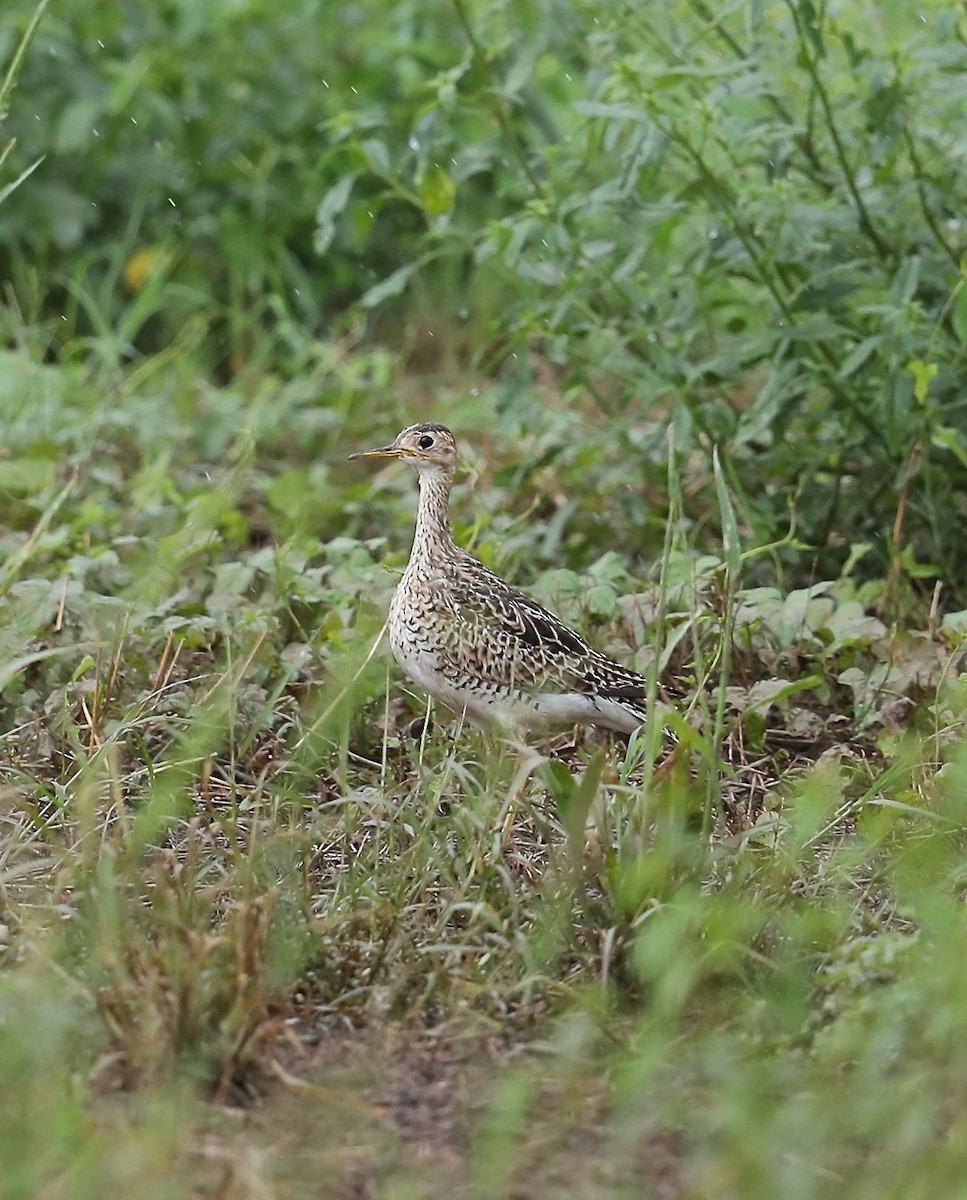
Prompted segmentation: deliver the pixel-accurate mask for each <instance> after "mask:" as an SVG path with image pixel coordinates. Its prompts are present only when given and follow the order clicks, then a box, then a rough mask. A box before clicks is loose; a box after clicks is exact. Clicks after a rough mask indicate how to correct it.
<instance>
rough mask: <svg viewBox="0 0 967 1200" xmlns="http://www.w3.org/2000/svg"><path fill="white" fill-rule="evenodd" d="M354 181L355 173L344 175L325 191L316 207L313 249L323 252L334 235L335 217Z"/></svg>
mask: <svg viewBox="0 0 967 1200" xmlns="http://www.w3.org/2000/svg"><path fill="white" fill-rule="evenodd" d="M355 182H356V176H355V175H344V176H343V177H342V179H340V180H339V181H338V182H337V183H334V184H333V186H332V187H331V188H330V189H329V191H328V192H326V194H325V196H323V198H322V200H321V201H320V202H319V207H318V208H317V209H316V233H315V239H314V244H315V250H316V253H317V254H325V252H326V251H327V250H328V249H329V247H330V246H331V245H332V240H333V238H334V237H335V236H336V218H337V217H338V216H339V215H340V214H341V213H342V212H343V210H344V209H345V207H346V204H347V202H348V200H349V194H350V192H351V191H352V190H353V184H354V183H355Z"/></svg>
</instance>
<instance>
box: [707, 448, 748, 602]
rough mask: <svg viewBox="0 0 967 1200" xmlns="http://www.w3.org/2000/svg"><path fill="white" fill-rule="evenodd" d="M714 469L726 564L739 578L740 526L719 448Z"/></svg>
mask: <svg viewBox="0 0 967 1200" xmlns="http://www.w3.org/2000/svg"><path fill="white" fill-rule="evenodd" d="M712 469H713V471H714V474H715V495H716V497H717V499H718V504H719V513H720V515H721V518H722V543H723V545H724V548H725V562H726V565H727V567H728V569H729V575H731V576H732V578H733V579H735V578H737V577H738V574H739V568H740V566H741V563H742V542H741V539H740V538H739V525H738V522H737V521H736V519H735V508H734V507H733V505H732V498H731V497H730V496H729V489H728V484H727V483H726V482H725V474H724V472H723V471H722V464H721V462H720V461H719V450H718V446H716V447H715V449H714V450H713V451H712Z"/></svg>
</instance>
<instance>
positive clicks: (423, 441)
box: [417, 433, 433, 450]
mask: <svg viewBox="0 0 967 1200" xmlns="http://www.w3.org/2000/svg"><path fill="white" fill-rule="evenodd" d="M417 444H418V445H419V447H420V449H421V450H429V449H430V447H431V446H432V445H433V438H431V437H430V435H429V434H428V433H424V435H423V436H422V437H421V438H420V440H419V442H418V443H417Z"/></svg>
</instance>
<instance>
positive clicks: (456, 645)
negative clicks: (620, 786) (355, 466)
mask: <svg viewBox="0 0 967 1200" xmlns="http://www.w3.org/2000/svg"><path fill="white" fill-rule="evenodd" d="M349 457H350V458H351V459H397V460H399V461H401V462H404V463H406V464H407V465H408V466H410V467H413V468H415V470H416V472H417V475H418V477H419V489H420V492H419V506H418V510H417V515H416V526H415V531H414V535H413V546H412V549H411V551H410V557H409V561H408V563H407V565H406V569H405V571H404V572H403V576H402V578H401V579H400V581H399V583H398V585H397V587H396V590H395V592H394V593H393V597H392V600H391V601H390V606H389V616H388V620H387V626H388V632H389V643H390V648H391V650H392V652H393V656H394V657H395V659H396V661H397V662H398V663H399V665H400V667H402V669H403V671H404V672H405V673H406V674H407V675H408V676H409V678H410V679H412V680H413V682H414V683H416V684H417V685H418V686H419V687H420V688H422V689H423V691H425V692H427V693H428V694H429V695H430V696H432V697H434V698H435V699H437V700H439V701H441V702H442V703H443V704H444V705H445V706H446V707H447V708H449V709H451V710H453V711H454V712H456V713H458V714H460V715H461V716H462V717H465V718H467V719H468V720H469V721H471V722H472V723H473V724H475V725H480V726H484V727H494V726H497V727H503V728H505V729H514V730H517V731H533V730H539V729H542V728H545V727H547V726H552V725H561V724H565V725H568V724H569V725H575V724H584V725H597V726H600V727H603V728H605V729H610V730H613V731H615V732H618V733H623V734H631V733H634V732H635V730H637V729H639V728H640V727H641V726H642V724H643V723H644V721H645V702H646V694H647V689H648V684H647V681H646V679H645V678H644V676H642V675H639V674H638V673H637V672H636V671H633V670H630V669H629V668H628V667H624V666H622V665H621V664H620V663H617V662H614V661H613V660H612V659H610V658H608V656H607V655H605V654H603V653H602V652H601V651H600V650H597V649H595V648H594V647H593V646H591V645H590V644H589V643H588V642H587V641H586V640H585V639H584V638H583V637H582V636H581V635H580V634H579V633H577V632H576V631H575V630H573V629H571V628H570V627H569V626H567V625H566V624H565V623H564V622H563V621H562V620H561V619H560V618H559V617H557V616H556V615H555V614H554V613H552V612H551V611H550V610H549V609H547V608H545V607H544V606H543V605H542V604H539V603H538V602H537V601H536V600H533V599H531V597H530V596H528V595H527V594H526V593H525V592H522V591H520V590H519V589H518V588H516V587H513V586H511V584H509V583H506V582H505V581H504V580H503V579H501V578H500V576H499V575H497V574H496V573H495V572H494V571H491V570H490V568H489V567H486V566H484V564H483V563H482V562H480V561H479V560H478V559H476V558H475V557H474V556H473V555H472V554H469V553H468V552H467V551H466V550H462V549H461V548H460V547H459V546H458V545H457V544H456V542H455V541H454V539H453V533H452V530H451V527H450V489H451V486H452V483H453V477H454V472H455V470H456V465H457V445H456V441H455V439H454V436H453V434H452V433H451V432H450V430H449V429H448V428H447V427H446V426H445V425H439V424H436V423H435V422H422V423H420V424H416V425H409V426H407V427H406V428H405V429H404V430H403V431H402V432H401V433H400V434H399V436H398V437H397V438H396V440H395V441H393V442H392V443H391V444H390V445H388V446H381V447H378V448H376V449H374V450H363V451H360V452H358V453H356V454H351V455H350V456H349Z"/></svg>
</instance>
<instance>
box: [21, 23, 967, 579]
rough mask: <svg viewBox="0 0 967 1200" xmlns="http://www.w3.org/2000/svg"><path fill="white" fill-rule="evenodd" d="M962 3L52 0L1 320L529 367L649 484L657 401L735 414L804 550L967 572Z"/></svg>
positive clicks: (729, 437) (717, 438)
mask: <svg viewBox="0 0 967 1200" xmlns="http://www.w3.org/2000/svg"><path fill="white" fill-rule="evenodd" d="M19 2H20V4H21V7H22V11H23V13H24V19H25V20H26V16H27V14H28V12H29V11H30V6H29V5H28V4H26V3H25V0H19ZM964 33H965V31H964V24H963V16H962V14H960V13H959V12H958V10H957V9H955V8H951V7H950V6H949V5H947V4H944V3H941V2H940V0H934V2H933V3H927V4H923V5H919V6H917V7H916V8H915V9H914V8H910V7H909V6H906V5H903V4H900V3H891V4H890V5H888V6H885V7H884V6H882V5H878V6H875V9H874V8H871V5H870V4H869V3H868V2H866V0H853V2H851V3H846V4H842V5H839V6H837V7H836V9H835V10H832V9H828V8H827V7H826V6H825V5H822V4H818V5H817V4H815V3H814V2H813V0H783V2H779V0H777V2H775V3H769V4H762V3H755V4H751V5H749V4H744V3H743V4H734V5H731V6H726V8H724V9H719V10H716V11H715V12H714V13H713V12H712V11H711V10H709V9H707V8H706V6H705V5H704V4H703V3H701V2H700V0H681V3H677V4H674V5H668V6H665V8H663V9H662V10H661V12H658V13H652V12H649V13H648V14H647V15H646V14H645V13H644V12H638V11H637V10H635V9H634V8H633V7H624V8H621V9H619V10H615V11H612V10H611V9H608V8H603V7H601V6H599V5H597V4H595V3H591V2H583V3H579V2H577V0H570V2H565V0H529V2H528V3H525V4H516V5H513V6H511V5H508V4H506V3H500V2H498V0H478V2H476V3H469V2H467V0H449V2H444V0H435V2H434V3H431V4H427V3H425V2H422V0H421V2H420V3H415V2H406V0H404V2H403V3H400V4H396V5H385V4H383V3H379V2H377V0H368V2H365V0H361V2H359V3H345V4H339V5H332V4H327V3H323V2H322V0H299V2H298V3H296V4H293V5H289V6H287V7H286V10H285V12H284V13H277V12H276V11H275V10H271V11H270V10H269V9H268V8H266V7H265V5H264V4H263V3H261V2H260V0H249V2H247V3H243V4H214V5H212V4H208V3H205V4H201V3H191V2H188V0H184V2H182V3H178V4H174V3H171V4H164V5H154V6H148V7H145V6H143V5H138V4H134V3H130V4H129V3H121V4H116V3H113V2H112V3H106V2H101V0H96V2H95V3H92V4H87V5H83V6H80V5H66V6H65V5H61V6H59V7H58V10H57V11H56V12H53V13H49V14H48V15H47V18H46V20H45V21H44V23H43V26H42V29H41V32H40V34H39V35H38V40H37V43H36V45H35V48H34V52H33V53H32V54H31V55H30V57H29V58H28V61H27V64H26V67H25V69H24V71H23V75H22V78H21V80H20V86H19V91H18V103H17V104H16V105H15V106H14V108H13V110H12V112H11V114H10V117H9V119H8V125H9V129H10V132H11V133H12V134H14V135H16V136H17V138H18V147H17V150H16V152H15V153H16V154H19V155H20V156H21V159H20V161H18V162H14V163H13V167H14V168H15V169H16V168H19V167H21V166H26V165H28V163H29V162H31V161H33V160H34V159H35V158H36V156H37V155H38V154H41V153H43V154H45V155H46V159H45V162H44V165H43V167H42V169H41V170H40V171H39V172H37V173H36V174H35V176H34V177H33V178H32V179H31V180H30V186H29V187H23V188H21V189H20V190H19V192H18V193H16V194H15V195H14V196H13V197H11V199H10V202H9V203H7V204H6V205H5V206H4V207H3V211H2V213H0V234H2V236H0V245H2V246H3V247H4V250H3V264H2V265H3V268H4V273H5V274H6V275H7V276H8V277H9V278H10V279H11V280H12V295H11V299H13V298H14V297H15V302H14V303H13V304H11V305H8V307H7V310H6V322H7V327H8V331H9V332H10V333H11V334H14V333H15V331H16V329H17V328H18V327H19V329H20V334H19V336H21V337H25V338H27V339H28V340H29V341H31V342H33V343H35V344H36V345H37V348H38V349H39V350H41V351H42V352H44V353H46V354H56V355H59V356H64V355H67V356H71V355H76V354H79V353H84V352H86V351H87V350H89V349H90V347H91V340H92V339H93V341H94V343H95V345H96V347H97V348H99V349H100V350H101V352H102V353H104V354H105V355H106V356H107V357H109V358H110V357H113V358H114V359H115V360H118V359H121V360H123V359H124V358H130V357H132V356H135V357H136V356H137V355H139V354H143V353H148V352H151V351H155V350H158V349H160V348H162V347H166V346H168V345H170V344H172V343H174V344H176V345H178V346H179V349H181V350H187V351H190V352H192V353H193V354H195V355H196V356H197V355H199V354H200V355H201V357H200V359H199V362H200V363H204V362H206V361H207V362H209V364H217V365H218V366H219V369H220V370H222V371H226V370H227V371H229V372H237V371H240V370H243V369H244V368H245V367H246V366H251V365H253V364H256V365H258V364H261V365H262V366H263V367H265V366H271V367H273V368H277V367H282V368H283V369H285V370H288V371H298V370H300V369H301V367H302V363H303V355H304V352H305V348H306V341H307V337H311V336H313V335H316V336H323V337H327V336H331V335H332V334H333V333H334V332H336V331H338V330H341V329H342V330H345V329H346V328H347V327H351V328H353V330H354V336H358V335H359V334H361V333H362V334H365V332H366V331H367V330H368V332H369V333H370V335H372V334H375V335H376V336H380V335H382V336H385V337H393V338H402V340H403V343H404V345H405V346H406V347H408V353H410V354H411V355H413V356H415V359H414V361H422V359H423V358H425V355H426V354H427V353H430V355H431V359H430V361H431V362H432V361H438V360H439V355H440V354H441V353H443V354H445V355H446V354H450V355H456V361H464V362H466V361H468V360H469V361H472V362H473V363H475V364H476V366H477V368H478V369H479V370H483V371H489V372H493V371H498V370H499V371H501V373H502V374H503V376H504V377H515V376H516V378H517V379H518V381H519V383H520V384H521V385H525V384H526V383H527V381H528V380H529V379H530V378H531V372H537V373H538V375H539V376H543V377H545V378H552V379H553V381H554V385H555V388H556V389H557V390H558V391H559V392H560V394H561V398H562V402H563V403H565V404H578V405H580V406H581V407H582V408H583V409H584V410H585V411H587V412H588V413H589V414H592V413H593V414H594V417H593V418H590V417H589V419H592V421H596V420H598V419H600V418H602V417H603V418H604V419H605V422H606V423H605V424H604V425H603V426H599V427H598V428H599V429H600V433H595V434H591V435H590V440H592V441H593V440H595V438H597V437H607V438H608V440H609V442H610V443H611V452H612V453H613V454H614V455H615V456H616V457H617V458H618V459H619V460H623V461H625V462H633V463H634V464H635V468H634V470H635V472H636V474H637V475H638V476H639V478H641V479H642V480H643V481H644V482H645V484H646V486H651V487H652V488H654V487H656V486H659V481H660V479H661V471H662V469H663V468H662V466H661V464H662V463H663V461H664V447H665V436H664V432H663V431H664V429H665V427H666V426H668V425H671V426H672V427H673V428H674V431H675V442H676V448H677V451H678V453H679V454H680V455H681V456H682V459H683V461H685V462H688V461H691V459H692V457H693V456H694V455H695V454H696V453H698V454H700V455H702V456H705V455H707V454H708V453H709V451H710V449H711V447H712V446H713V445H721V446H723V447H725V448H726V449H727V452H728V453H727V456H726V459H725V462H726V469H727V471H728V474H729V478H730V482H731V485H732V487H733V488H734V489H735V491H736V492H737V497H738V502H739V507H740V515H741V518H742V520H743V522H744V524H745V528H746V532H747V535H748V536H749V537H750V538H751V539H752V541H753V542H755V541H761V542H767V541H772V540H774V539H776V538H777V537H778V536H780V535H781V532H782V531H783V530H784V528H785V526H786V524H787V522H788V520H789V513H790V510H793V511H794V514H795V520H796V539H797V540H796V541H794V542H792V543H790V544H789V546H788V548H787V549H786V550H785V551H784V553H783V554H782V555H781V556H780V557H781V559H782V561H784V562H785V563H786V564H787V565H788V564H792V565H793V567H794V568H795V565H796V564H797V562H800V561H802V559H801V552H802V549H803V548H805V547H810V548H813V549H814V550H815V551H817V552H818V553H819V554H820V556H821V559H822V560H823V562H825V563H826V564H827V571H826V573H828V572H829V568H830V567H831V566H832V564H835V563H842V562H843V561H845V560H846V559H847V558H848V557H849V556H850V554H851V551H852V548H853V547H854V546H855V545H856V544H857V543H859V542H870V543H872V544H873V546H874V549H875V551H876V553H875V554H874V555H873V556H872V557H871V558H870V559H869V560H868V561H867V563H866V564H865V565H866V568H867V569H869V570H873V571H878V572H880V573H881V574H886V575H889V577H890V578H891V579H894V580H896V579H900V578H907V579H912V580H913V581H915V582H916V581H918V580H924V581H926V583H925V585H922V586H924V587H925V588H929V587H930V586H932V582H931V581H933V580H935V579H940V580H942V581H943V582H945V583H946V584H947V585H948V586H950V587H952V588H954V589H955V590H957V591H959V590H960V589H962V588H963V586H964V582H965V580H964V568H963V560H962V556H961V555H960V553H959V546H960V543H961V541H962V540H963V536H964V518H965V508H964V499H963V487H962V476H963V472H964V470H965V467H967V421H965V417H964V406H963V401H962V397H961V396H960V392H959V388H958V380H959V378H960V375H961V374H962V372H963V369H964V357H965V344H967V293H965V292H964V290H963V287H962V283H963V275H962V269H961V260H962V258H963V256H964V249H965V247H964V233H963V230H962V227H961V217H960V214H961V213H962V210H963V207H964V203H963V201H964V196H963V190H964V188H965V186H967V185H965V183H964V148H963V141H962V138H961V137H960V124H961V120H960V118H961V107H962V105H961V102H962V94H963V78H964V67H965V61H967V49H965V44H964ZM16 34H17V29H16V25H15V24H10V23H8V25H7V26H6V28H5V30H4V31H3V32H2V33H0V38H5V39H6V42H5V44H3V43H2V42H0V50H5V51H6V53H7V54H8V55H9V53H10V51H11V48H12V45H13V40H12V39H14V38H15V37H16ZM360 318H362V319H363V322H364V323H363V324H362V325H361V324H360ZM347 321H349V322H351V326H347ZM434 339H436V346H435V347H434V346H433V340H434ZM428 345H429V346H430V349H429V350H428ZM524 350H527V351H528V352H529V354H530V357H529V358H528V359H527V360H525V358H524V356H523V353H522V352H523V351H524ZM585 436H586V437H588V436H589V435H585ZM703 505H706V499H705V497H704V496H703V495H701V494H700V495H699V496H698V498H697V500H696V501H695V503H694V504H693V506H692V507H693V508H694V509H695V510H696V515H699V513H700V512H701V510H702V508H703ZM631 515H632V514H631V512H630V511H629V512H625V513H624V514H623V516H624V517H629V516H631Z"/></svg>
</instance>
